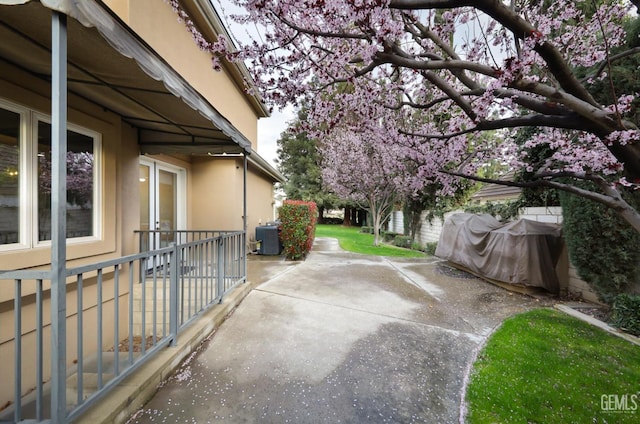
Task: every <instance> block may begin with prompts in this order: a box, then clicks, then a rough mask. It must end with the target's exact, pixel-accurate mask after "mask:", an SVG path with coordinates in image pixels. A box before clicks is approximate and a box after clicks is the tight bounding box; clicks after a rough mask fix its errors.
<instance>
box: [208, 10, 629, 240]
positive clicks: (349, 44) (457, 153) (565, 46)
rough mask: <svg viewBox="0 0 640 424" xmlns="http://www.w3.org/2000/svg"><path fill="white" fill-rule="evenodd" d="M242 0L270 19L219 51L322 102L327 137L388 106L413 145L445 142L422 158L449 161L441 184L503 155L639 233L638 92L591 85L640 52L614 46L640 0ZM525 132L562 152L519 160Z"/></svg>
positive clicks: (261, 81) (316, 116) (319, 114)
mask: <svg viewBox="0 0 640 424" xmlns="http://www.w3.org/2000/svg"><path fill="white" fill-rule="evenodd" d="M232 1H233V2H234V3H236V4H237V5H239V6H241V7H243V8H244V9H245V10H246V11H247V14H246V15H245V16H244V17H236V19H237V20H238V21H239V22H252V23H256V24H258V25H260V26H262V27H263V28H264V31H263V33H262V37H261V40H260V42H257V41H256V42H254V43H253V44H251V45H247V46H243V47H242V48H241V49H240V52H236V51H232V49H230V47H229V44H228V43H225V42H224V40H222V42H219V43H217V44H216V46H215V48H213V49H212V52H213V53H214V54H215V55H216V56H217V57H219V56H223V55H226V56H227V58H229V59H232V60H237V59H242V60H247V61H248V63H249V65H250V69H252V71H253V72H254V75H255V79H256V81H257V82H258V85H259V87H260V88H261V90H262V93H263V95H264V96H265V98H266V99H267V100H268V101H271V102H274V103H276V104H280V105H284V104H286V103H289V102H293V103H296V102H298V101H299V99H302V98H310V99H312V100H315V102H313V103H312V104H314V107H313V109H312V110H313V113H311V114H310V116H309V126H310V127H316V128H320V129H322V131H323V132H325V133H327V132H328V131H329V132H330V131H331V130H332V129H334V128H336V127H337V126H338V124H339V123H340V122H341V120H343V119H344V115H343V112H341V111H347V110H357V111H359V115H360V116H367V114H366V112H367V111H368V110H369V109H371V108H372V107H375V108H377V107H379V106H383V107H385V108H386V109H387V111H388V112H387V113H388V114H389V115H393V116H394V117H393V118H387V122H394V125H395V126H397V130H398V133H400V134H403V135H404V136H406V137H405V138H404V139H403V140H402V142H403V143H405V144H406V145H414V146H425V145H430V146H435V147H429V148H427V149H426V150H427V151H428V152H431V153H430V154H431V155H432V157H429V156H428V155H427V156H425V155H424V154H422V153H420V152H418V153H417V154H418V155H422V160H424V161H432V162H439V164H440V165H441V167H440V169H439V171H440V172H439V174H438V175H439V177H438V178H441V179H442V180H443V181H444V182H445V184H444V185H445V186H446V185H447V184H446V182H447V181H448V179H447V178H449V177H452V176H466V177H471V178H476V179H477V176H476V172H475V171H476V166H477V165H478V164H479V163H482V162H485V161H487V160H490V159H492V158H496V157H500V159H501V160H509V161H510V163H511V164H512V165H513V166H519V167H525V168H526V169H527V170H528V171H529V172H531V173H532V174H533V175H534V177H535V178H534V180H533V181H531V182H529V183H527V184H528V185H538V186H546V187H554V188H558V189H562V190H565V191H569V192H572V193H576V194H579V195H581V196H585V197H587V198H590V199H592V200H595V201H598V202H600V203H603V204H606V205H607V206H609V207H611V208H614V209H615V210H616V211H617V212H618V213H620V214H621V216H622V217H623V218H624V219H625V220H627V221H628V222H629V223H630V224H631V225H632V226H633V227H634V228H635V229H636V230H638V231H640V214H639V213H638V211H637V210H635V209H634V208H633V207H632V206H631V205H630V204H628V203H627V202H626V201H625V200H624V199H623V197H622V196H621V192H622V191H623V190H633V189H638V183H639V182H640V131H639V130H638V127H637V125H636V123H635V122H632V121H630V120H629V119H628V118H627V116H628V115H627V113H628V111H629V109H630V105H631V102H632V101H633V99H634V95H635V94H634V93H624V92H621V93H618V92H616V86H615V83H614V82H613V81H610V84H608V86H609V89H610V90H611V91H612V95H613V96H612V98H615V99H617V100H616V101H615V102H614V103H613V104H599V103H598V102H596V101H595V100H594V97H593V95H592V93H591V92H590V88H591V87H592V85H593V84H594V82H596V81H601V80H603V79H604V80H606V79H607V78H608V76H609V75H610V72H609V69H610V67H611V66H612V64H613V63H615V61H616V60H617V59H619V58H621V57H625V56H627V55H629V54H635V53H637V49H633V50H629V51H623V52H619V53H616V54H615V55H613V54H612V53H611V51H612V48H614V47H615V46H618V45H620V44H622V42H623V40H624V35H625V34H624V31H623V29H622V25H621V24H622V22H623V21H624V19H626V18H627V17H628V16H629V12H630V11H631V10H632V9H634V8H636V7H637V6H638V5H639V4H640V2H639V1H637V0H636V1H613V0H612V1H598V2H596V3H594V2H592V1H582V2H581V1H570V0H556V1H554V2H544V1H520V0H511V1H502V0H473V1H471V0H279V1H265V0H232ZM549 3H551V4H549ZM595 5H597V7H595ZM587 9H590V10H588V11H587ZM579 75H586V76H585V77H579ZM345 83H347V84H349V86H350V87H351V89H350V90H347V91H345V90H344V87H343V84H345ZM318 92H322V93H324V96H318ZM329 98H330V99H331V102H332V103H333V104H332V105H328V104H327V103H326V99H329ZM345 113H346V112H345ZM372 116H373V117H374V119H380V118H379V116H378V115H372ZM521 127H538V128H540V131H539V132H537V133H536V135H535V136H534V137H533V138H531V139H530V140H529V141H528V142H527V146H526V147H534V146H539V145H547V146H549V147H550V150H551V152H552V154H551V155H550V156H549V157H548V158H546V159H545V160H544V161H542V162H539V163H532V162H531V161H527V160H526V158H523V157H522V156H520V153H519V152H518V150H517V149H516V146H513V145H509V142H508V141H509V140H510V134H511V132H513V131H516V130H517V129H518V128H521ZM489 130H500V131H501V132H502V135H503V136H504V138H505V140H507V141H506V142H505V143H502V144H501V145H499V146H496V145H487V144H486V138H480V137H478V134H480V133H482V132H485V131H489ZM443 146H446V148H442V147H443ZM435 152H440V153H438V155H439V156H438V155H436V153H435ZM444 154H447V155H448V156H442V155H444ZM453 163H455V164H456V166H455V167H452V164H453ZM575 180H589V181H592V182H595V183H596V185H597V187H598V188H599V190H598V191H589V190H585V189H582V188H579V187H577V186H575V185H573V184H572V183H571V181H575Z"/></svg>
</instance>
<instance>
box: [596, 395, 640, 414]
mask: <svg viewBox="0 0 640 424" xmlns="http://www.w3.org/2000/svg"><path fill="white" fill-rule="evenodd" d="M639 406H640V395H638V393H625V394H603V395H602V396H600V409H601V410H602V412H608V413H618V414H619V413H623V414H635V413H636V411H637V410H638V407H639Z"/></svg>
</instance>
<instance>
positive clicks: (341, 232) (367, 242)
mask: <svg viewBox="0 0 640 424" xmlns="http://www.w3.org/2000/svg"><path fill="white" fill-rule="evenodd" d="M316 237H332V238H337V239H338V241H339V242H340V247H341V248H343V249H344V250H346V251H349V252H355V253H363V254H365V255H376V256H397V257H406V258H422V257H424V254H423V253H422V252H417V251H415V250H410V249H401V248H399V247H395V246H390V245H386V244H381V245H379V246H374V245H373V234H366V233H361V232H360V228H359V227H344V226H342V225H330V224H318V225H316Z"/></svg>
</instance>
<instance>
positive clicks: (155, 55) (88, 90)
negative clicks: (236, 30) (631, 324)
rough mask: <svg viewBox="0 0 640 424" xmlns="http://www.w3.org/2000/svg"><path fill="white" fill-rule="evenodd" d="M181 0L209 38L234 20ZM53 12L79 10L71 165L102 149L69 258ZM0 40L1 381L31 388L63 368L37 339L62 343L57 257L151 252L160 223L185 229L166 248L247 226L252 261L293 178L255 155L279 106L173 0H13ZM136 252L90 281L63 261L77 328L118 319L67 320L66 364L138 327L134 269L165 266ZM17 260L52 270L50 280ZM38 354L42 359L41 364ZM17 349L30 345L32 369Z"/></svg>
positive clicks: (77, 214)
mask: <svg viewBox="0 0 640 424" xmlns="http://www.w3.org/2000/svg"><path fill="white" fill-rule="evenodd" d="M180 6H181V7H182V8H183V10H184V11H185V12H186V13H187V14H188V15H189V16H190V18H191V19H192V21H193V23H194V24H195V27H196V28H197V30H198V31H199V32H200V33H201V34H202V35H203V37H204V38H206V39H207V40H208V41H209V42H214V41H216V39H217V37H218V36H219V35H220V34H222V35H224V34H225V31H226V30H225V28H224V27H223V25H222V24H221V22H220V19H219V17H218V15H217V13H216V11H215V9H214V8H213V6H212V4H211V2H210V1H208V0H181V1H180ZM52 16H54V19H56V18H55V17H56V16H61V17H62V19H63V20H65V21H66V23H65V24H64V25H65V26H64V28H66V40H67V41H66V43H67V44H66V56H67V59H66V60H65V62H66V68H67V70H66V72H67V74H66V76H65V77H64V78H65V83H66V86H67V91H66V93H67V107H66V111H67V119H66V124H67V145H68V152H69V153H68V154H67V167H69V166H71V165H70V163H71V161H74V163H75V162H77V161H78V160H80V159H82V158H86V157H87V155H88V156H89V157H90V159H89V162H90V165H89V168H88V171H86V170H85V171H86V172H85V174H83V175H84V177H83V178H85V180H84V181H82V180H81V182H80V184H81V186H80V187H79V188H76V187H75V186H74V183H69V182H67V205H66V209H65V214H66V228H67V237H68V238H67V243H66V249H65V255H64V257H66V261H65V263H64V264H57V263H52V251H53V250H55V246H56V243H55V239H54V231H52V228H51V226H52V225H51V222H52V221H51V218H50V210H49V209H50V208H51V206H47V203H46V202H47V201H51V202H52V203H51V204H53V205H55V203H53V200H51V199H53V197H54V196H55V193H53V190H52V188H51V186H49V185H48V184H49V183H48V182H47V181H48V180H46V176H47V175H48V173H51V174H52V173H53V170H54V168H55V159H54V158H53V156H54V153H55V149H54V147H52V146H53V145H54V144H55V143H56V141H55V140H56V139H55V134H54V133H55V128H56V127H55V122H56V118H55V114H56V110H55V106H54V105H55V102H56V101H57V100H58V99H56V98H55V97H56V96H54V95H52V90H54V89H55V87H53V88H52V86H55V85H56V84H55V76H52V74H53V73H54V71H53V69H54V68H55V58H56V57H57V55H58V53H57V50H56V48H55V47H54V42H52V39H54V41H55V34H54V35H53V36H52V26H54V24H53V23H52V22H53V21H52ZM65 18H66V19H65ZM0 39H1V40H3V41H2V42H1V43H0V156H2V159H1V160H0V167H1V168H2V169H0V174H1V175H2V177H0V363H2V376H3V381H6V382H13V381H16V376H17V375H20V376H21V380H22V383H21V385H20V386H18V387H19V391H20V393H19V395H20V396H22V395H27V394H29V393H30V392H31V391H32V390H34V389H35V388H36V387H37V386H38V385H39V383H37V382H36V381H37V380H38V378H40V379H42V380H45V381H48V380H49V378H50V375H51V374H52V370H51V366H50V362H51V361H49V357H50V355H51V351H50V350H49V349H48V348H46V349H43V352H41V353H39V354H38V353H33V352H34V351H35V350H36V345H37V343H38V342H37V340H38V338H41V339H42V340H43V341H42V344H43V345H44V346H49V345H50V343H51V337H52V331H51V325H50V324H51V322H52V318H50V317H52V314H51V301H50V299H53V298H55V295H54V290H52V289H51V288H52V285H53V284H54V283H52V281H56V278H55V277H51V278H49V276H50V275H54V274H55V268H57V267H63V268H65V269H70V268H75V269H81V268H78V267H83V266H87V267H89V266H90V264H94V263H98V262H105V261H111V260H113V261H115V260H117V259H118V258H122V257H125V256H127V255H135V254H138V253H139V252H140V250H141V248H143V246H141V243H140V240H141V235H140V234H141V233H139V231H141V230H142V231H148V230H163V231H164V230H166V231H167V233H166V234H165V235H164V236H163V234H159V236H158V237H159V238H162V237H165V236H167V234H168V235H169V236H167V237H173V238H172V239H165V242H166V243H164V244H162V240H161V241H160V243H161V246H167V245H168V244H169V243H168V242H170V241H176V238H175V237H176V236H174V235H172V234H174V233H175V234H177V232H180V231H191V230H225V231H229V232H231V231H235V232H238V233H241V238H239V239H238V240H242V243H243V244H245V245H244V246H235V247H234V248H235V249H236V250H237V252H239V253H238V255H239V257H240V258H241V259H242V260H245V259H246V258H245V257H244V254H245V253H246V251H247V247H246V245H247V244H248V243H249V242H250V238H251V237H250V236H251V234H252V229H253V228H255V227H256V226H257V225H259V223H262V222H266V221H269V220H273V219H274V216H273V204H274V184H275V183H276V182H279V181H283V177H282V175H281V174H280V173H279V172H278V171H277V170H275V169H274V168H273V167H272V166H271V165H269V164H268V163H267V162H266V161H265V160H264V159H263V158H261V157H260V156H259V155H258V154H257V153H256V151H257V143H258V138H257V122H258V119H260V118H263V117H266V116H268V111H267V109H266V108H265V106H264V105H263V104H262V102H261V100H260V99H259V98H258V97H256V96H253V95H249V94H247V91H246V90H245V84H246V82H245V81H247V80H250V79H249V76H248V72H247V70H246V69H245V68H244V67H243V66H242V65H237V64H232V63H226V62H225V63H223V69H222V71H219V72H218V71H214V70H213V69H212V66H211V54H210V53H209V52H207V51H203V50H201V49H199V48H198V46H197V45H196V43H195V42H194V40H193V38H192V35H191V34H190V33H189V32H188V30H187V28H186V26H185V24H184V23H183V22H180V21H179V19H178V16H177V15H176V13H175V11H174V10H173V9H172V7H171V6H170V5H169V4H168V3H166V2H164V1H161V0H104V1H100V0H87V1H81V2H74V1H70V0H62V1H60V0H56V1H53V0H48V1H47V0H45V1H42V2H39V1H29V0H0ZM52 81H53V83H52ZM52 128H53V129H52ZM69 155H71V156H69ZM47 161H49V162H47ZM68 169H69V168H68ZM87 175H88V176H87ZM87 179H88V182H87ZM68 181H69V180H68ZM82 184H83V185H82ZM87 189H88V192H87ZM46 199H49V200H46ZM69 199H71V200H69ZM54 224H55V221H54ZM53 230H55V229H53ZM151 236H154V237H155V235H153V233H151V235H149V237H151ZM236 244H237V243H236ZM212 246H213V245H212ZM148 247H149V246H147V248H148ZM220 252H222V251H221V250H220ZM225 252H226V251H225ZM220 255H222V253H220ZM219 257H222V256H219ZM136 261H138V259H136ZM209 262H211V261H209ZM141 264H144V265H141ZM209 265H210V264H209ZM127 266H129V267H130V268H131V272H130V273H127V274H125V273H123V274H122V275H119V274H118V271H113V270H110V271H109V270H106V269H105V270H104V271H103V270H102V269H100V270H93V271H91V270H87V271H82V279H81V280H82V281H79V278H80V277H78V276H76V277H74V276H69V275H67V274H68V273H67V274H65V273H64V271H63V272H62V273H61V274H59V275H63V278H64V275H67V277H66V289H65V291H66V306H65V309H64V310H61V311H60V312H59V316H64V317H65V320H66V326H67V328H68V329H75V328H76V327H78V326H85V327H86V328H88V329H90V328H91V327H92V326H95V325H96V324H95V323H96V322H103V321H104V322H109V323H114V322H115V323H117V324H113V325H112V324H109V325H106V324H104V325H103V324H99V326H100V331H98V332H96V331H91V330H86V329H85V333H84V334H83V335H82V336H78V334H77V333H76V332H75V330H74V331H71V330H69V331H68V334H67V336H68V337H67V341H66V354H65V355H62V356H63V358H64V361H65V362H66V366H67V367H73V366H75V365H74V364H77V363H78V361H79V360H80V359H81V358H79V357H78V355H77V352H83V353H82V355H90V354H92V353H94V352H95V351H96V350H100V349H96V346H99V345H102V348H103V349H109V348H112V347H113V345H114V343H116V344H117V341H118V340H115V341H114V338H115V339H118V338H122V337H126V336H128V334H129V329H128V327H127V322H128V320H129V319H130V318H131V317H130V316H129V315H130V312H129V305H130V302H131V300H129V299H130V298H131V296H132V290H131V287H133V285H132V284H133V283H134V281H128V280H134V279H135V280H136V281H135V283H140V282H141V280H142V281H144V279H145V277H144V275H143V276H142V277H139V276H140V275H142V274H143V273H144V272H143V271H144V268H145V266H147V267H148V268H149V269H152V268H151V267H150V266H149V263H148V262H134V261H133V260H132V261H131V262H130V263H129V265H127V264H125V265H124V266H123V268H122V269H124V268H126V267H127ZM168 266H169V262H168V260H167V262H166V264H165V268H167V267H168ZM192 268H193V267H192ZM87 269H89V268H87ZM155 269H156V270H157V269H159V268H158V267H157V268H155ZM218 269H219V270H220V269H222V268H218ZM238 269H239V270H240V271H239V272H240V273H241V271H242V270H241V267H239V268H238ZM14 271H28V272H33V273H34V274H33V275H35V276H37V275H42V277H40V278H41V281H38V278H36V277H33V278H31V277H25V278H24V279H22V277H20V278H18V277H15V276H14V275H17V274H15V273H14ZM37 272H41V274H37ZM116 274H118V275H117V276H116ZM25 275H27V274H25ZM28 275H31V274H28ZM78 275H80V274H78ZM147 275H151V274H150V272H149V270H147ZM166 275H168V273H167V274H165V276H166ZM132 276H135V278H134V277H132ZM244 277H245V278H246V270H245V274H244ZM240 279H242V275H240ZM39 285H42V288H39ZM80 286H82V287H83V288H82V292H80V290H79V287H80ZM56 290H57V289H56ZM56 292H57V291H56ZM219 295H220V296H222V294H221V293H219ZM17 299H18V300H17ZM38 299H43V300H42V303H38V302H40V300H38ZM77 299H81V300H80V301H78V300H77ZM56 302H59V300H56ZM63 303H65V302H63ZM16 305H18V306H19V308H21V310H22V313H21V314H20V315H18V314H17V313H16ZM39 305H40V306H39ZM99 306H100V307H99ZM115 306H117V307H115ZM38 308H41V309H42V313H41V315H42V317H43V318H42V320H43V324H42V325H41V326H40V327H41V328H40V329H41V330H42V333H38V327H39V325H38V322H37V318H35V317H36V316H38V315H37V314H38V312H37V309H38ZM79 310H82V311H83V313H82V314H80V313H79ZM54 312H55V311H54ZM99 314H101V316H100V317H98V315H99ZM18 316H20V318H19V319H20V322H19V325H20V339H21V340H20V344H19V345H17V344H16V339H17V337H16V332H15V331H14V330H15V328H16V320H17V319H18V318H16V317H18ZM80 316H82V318H80ZM143 335H144V334H143ZM79 340H81V342H80V341H79ZM79 344H81V345H82V346H86V347H84V348H82V346H80V349H79V346H78V345H79ZM17 346H18V347H17ZM83 349H84V350H83ZM16 352H19V354H17V353H16ZM38 355H41V356H43V357H44V361H42V364H43V365H42V367H43V369H42V370H38V369H37V367H34V366H33V365H32V363H33V362H32V361H37V359H38V358H37V357H38ZM17 356H24V358H25V359H24V361H23V362H22V363H21V364H20V365H19V367H20V369H16V366H15V364H16V363H17V362H16V357H17ZM7 364H12V365H7ZM38 372H40V373H41V375H38ZM116 374H117V372H116ZM52 384H53V385H54V387H55V384H56V381H55V379H54V381H53V383H52ZM15 387H16V386H15V385H12V384H3V385H1V386H0V408H2V409H5V410H8V409H11V408H12V405H15V403H16V399H17V398H16V394H15V390H14V389H15ZM52 393H55V389H53V390H52ZM56 396H57V395H56ZM85 397H86V396H85ZM67 403H68V404H71V403H72V402H71V403H69V399H67ZM2 412H3V411H2V410H0V418H1V417H2ZM5 412H6V411H5ZM54 414H55V413H54ZM54 416H55V415H54ZM45 418H46V417H45ZM54 421H55V420H54Z"/></svg>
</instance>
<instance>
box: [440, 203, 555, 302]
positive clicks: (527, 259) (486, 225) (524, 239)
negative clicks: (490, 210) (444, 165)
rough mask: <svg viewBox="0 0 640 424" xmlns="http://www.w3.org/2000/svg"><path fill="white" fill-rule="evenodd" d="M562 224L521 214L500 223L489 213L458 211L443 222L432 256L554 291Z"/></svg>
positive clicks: (489, 275) (499, 278) (500, 278)
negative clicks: (537, 219) (475, 213)
mask: <svg viewBox="0 0 640 424" xmlns="http://www.w3.org/2000/svg"><path fill="white" fill-rule="evenodd" d="M562 244H563V241H562V227H561V226H560V225H559V224H548V223H542V222H536V221H531V220H528V219H520V220H518V221H514V222H509V223H506V224H501V223H500V222H498V221H497V220H496V219H495V218H493V217H492V216H491V215H474V214H469V213H460V214H454V215H451V216H450V217H449V218H448V219H447V220H446V222H445V224H444V228H443V229H442V233H441V234H440V241H439V242H438V247H437V248H436V256H438V257H440V258H443V259H446V260H448V261H451V262H453V263H454V264H458V265H462V266H463V267H465V268H467V269H468V270H470V271H472V272H473V273H475V274H476V275H479V276H482V277H486V278H489V279H492V280H497V281H500V282H503V283H510V284H522V285H525V286H533V287H542V288H545V289H546V290H548V291H550V292H551V293H558V291H559V283H558V276H557V275H556V270H555V267H556V264H557V263H558V259H559V258H560V254H561V252H562Z"/></svg>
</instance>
